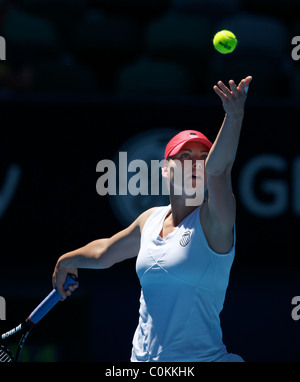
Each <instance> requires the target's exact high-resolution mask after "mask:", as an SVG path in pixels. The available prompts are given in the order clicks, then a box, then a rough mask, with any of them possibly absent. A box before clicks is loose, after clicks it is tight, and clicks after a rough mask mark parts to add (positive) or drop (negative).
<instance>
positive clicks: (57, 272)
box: [52, 265, 79, 301]
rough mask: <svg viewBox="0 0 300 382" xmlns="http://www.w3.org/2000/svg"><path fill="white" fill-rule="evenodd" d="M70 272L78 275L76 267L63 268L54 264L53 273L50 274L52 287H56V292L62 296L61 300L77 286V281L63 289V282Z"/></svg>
mask: <svg viewBox="0 0 300 382" xmlns="http://www.w3.org/2000/svg"><path fill="white" fill-rule="evenodd" d="M68 273H69V274H71V275H74V276H76V277H78V270H77V269H76V268H69V269H64V268H63V267H61V266H59V265H56V267H55V269H54V273H53V276H52V284H53V288H56V290H57V291H58V293H59V294H60V295H61V296H62V298H61V301H63V300H65V299H66V298H67V297H68V296H70V295H71V293H72V292H74V290H75V289H77V288H78V286H79V283H77V284H74V285H70V286H69V287H68V289H66V290H64V287H63V286H64V283H65V281H66V278H67V275H68Z"/></svg>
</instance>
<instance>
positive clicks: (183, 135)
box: [165, 130, 212, 159]
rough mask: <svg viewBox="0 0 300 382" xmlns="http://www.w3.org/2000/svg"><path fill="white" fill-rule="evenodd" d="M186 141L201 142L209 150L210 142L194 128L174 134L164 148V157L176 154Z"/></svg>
mask: <svg viewBox="0 0 300 382" xmlns="http://www.w3.org/2000/svg"><path fill="white" fill-rule="evenodd" d="M187 142H200V143H203V144H204V145H205V146H206V147H207V150H208V151H209V150H210V148H211V146H212V143H211V142H210V141H209V140H208V139H207V138H206V136H205V135H204V134H202V133H200V132H199V131H196V130H184V131H181V132H180V133H179V134H177V135H175V137H173V138H172V139H171V140H170V141H169V143H168V144H167V147H166V149H165V159H167V158H168V157H169V156H173V155H176V154H177V153H178V152H179V151H180V150H181V148H182V146H183V145H184V144H186V143H187Z"/></svg>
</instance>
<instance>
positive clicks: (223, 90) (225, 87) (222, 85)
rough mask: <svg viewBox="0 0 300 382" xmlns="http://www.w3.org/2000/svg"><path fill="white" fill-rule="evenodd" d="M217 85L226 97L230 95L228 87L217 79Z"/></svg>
mask: <svg viewBox="0 0 300 382" xmlns="http://www.w3.org/2000/svg"><path fill="white" fill-rule="evenodd" d="M218 86H219V88H220V89H221V90H222V92H223V93H224V94H225V95H226V96H227V97H228V98H229V97H231V96H232V94H231V91H230V90H229V89H228V87H227V86H225V85H224V84H223V82H222V81H219V82H218Z"/></svg>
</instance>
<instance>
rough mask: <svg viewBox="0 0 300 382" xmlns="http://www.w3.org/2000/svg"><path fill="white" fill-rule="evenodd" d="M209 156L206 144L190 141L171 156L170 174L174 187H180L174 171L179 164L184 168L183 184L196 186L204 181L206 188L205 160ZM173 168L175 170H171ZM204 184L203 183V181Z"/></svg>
mask: <svg viewBox="0 0 300 382" xmlns="http://www.w3.org/2000/svg"><path fill="white" fill-rule="evenodd" d="M207 156H208V150H207V147H206V146H205V145H203V144H202V143H199V142H188V143H186V144H185V145H184V146H183V147H182V149H181V150H180V151H179V152H178V153H177V154H176V155H174V156H172V157H170V158H169V176H170V180H171V182H172V183H173V185H174V187H176V188H177V187H180V185H179V184H178V185H177V184H175V183H174V180H175V181H176V179H174V178H175V177H174V172H175V171H176V168H177V167H178V166H181V168H182V179H181V186H182V185H183V184H184V185H185V187H189V186H190V187H192V188H194V189H195V188H196V185H199V184H201V182H204V188H205V189H206V174H205V160H206V158H207ZM171 169H173V171H172V170H171ZM202 184H203V183H202Z"/></svg>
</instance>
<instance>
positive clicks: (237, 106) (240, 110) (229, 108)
mask: <svg viewBox="0 0 300 382" xmlns="http://www.w3.org/2000/svg"><path fill="white" fill-rule="evenodd" d="M251 81H252V77H251V76H248V77H246V78H244V79H242V80H241V82H240V83H239V84H238V86H236V84H235V82H234V81H233V80H230V81H229V87H227V86H225V85H224V83H223V82H222V81H219V82H218V86H216V85H215V86H214V88H213V89H214V91H215V93H216V94H218V96H219V97H220V98H221V101H222V103H223V108H224V110H225V113H226V114H227V115H232V116H239V115H241V116H242V115H243V114H244V104H245V101H246V98H247V91H248V87H249V84H250V82H251Z"/></svg>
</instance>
